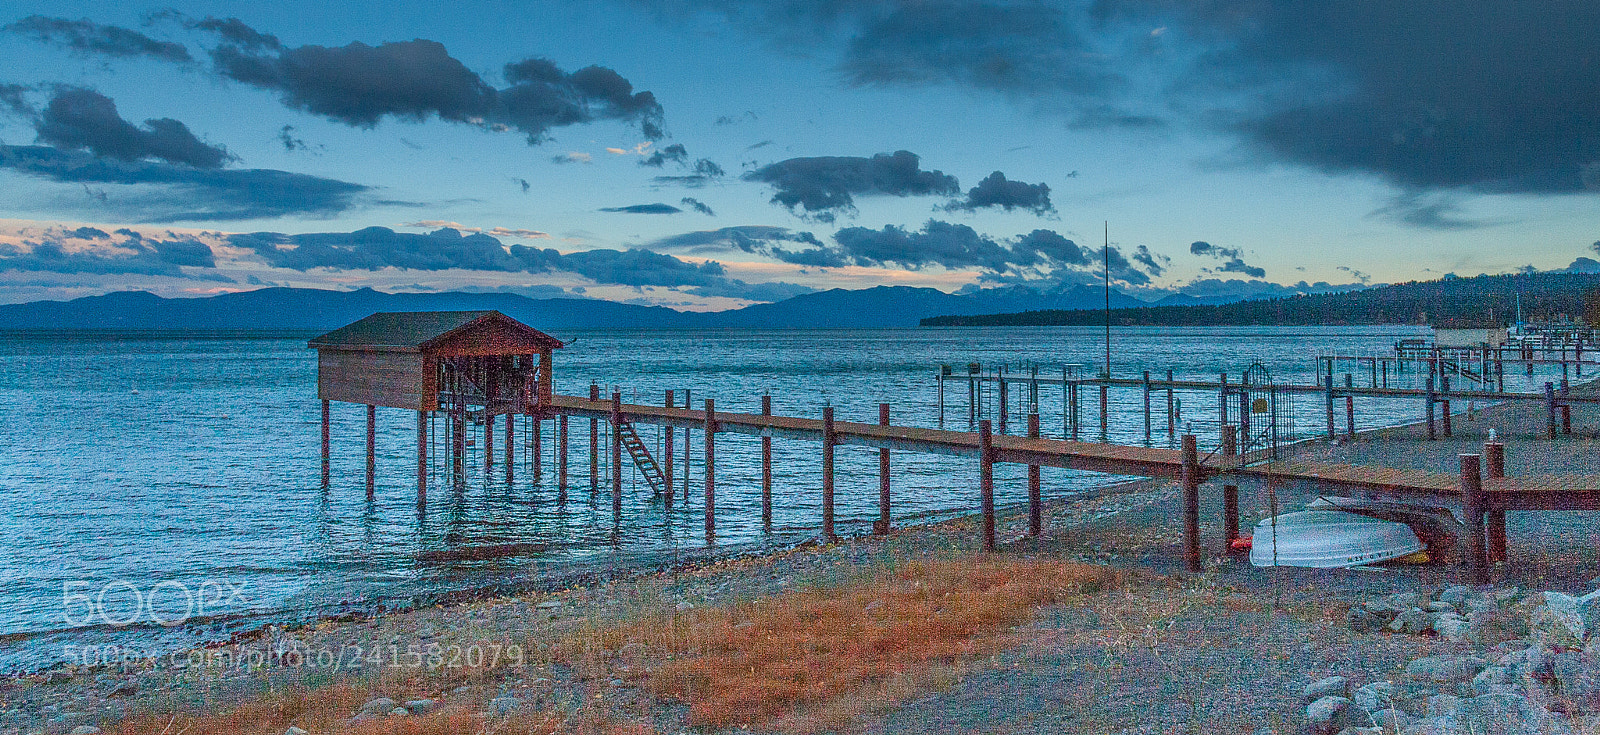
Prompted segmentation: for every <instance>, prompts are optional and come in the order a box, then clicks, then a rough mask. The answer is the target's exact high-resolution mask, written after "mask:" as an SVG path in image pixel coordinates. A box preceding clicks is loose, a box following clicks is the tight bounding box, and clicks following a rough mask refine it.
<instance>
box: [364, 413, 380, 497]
mask: <svg viewBox="0 0 1600 735" xmlns="http://www.w3.org/2000/svg"><path fill="white" fill-rule="evenodd" d="M377 488H378V407H377V406H374V405H372V404H370V403H369V404H367V500H372V499H373V498H374V497H376V495H377Z"/></svg>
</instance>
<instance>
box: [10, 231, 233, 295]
mask: <svg viewBox="0 0 1600 735" xmlns="http://www.w3.org/2000/svg"><path fill="white" fill-rule="evenodd" d="M118 232H119V234H120V233H121V232H123V231H121V230H119V231H118ZM127 232H129V235H131V236H124V238H123V239H122V240H120V241H117V240H116V239H115V238H113V237H112V236H111V234H109V233H107V232H104V231H102V230H98V229H95V228H92V227H81V228H78V229H76V230H72V231H69V232H67V233H65V234H66V236H67V237H66V238H58V237H46V238H43V239H39V240H29V241H25V242H24V243H23V244H24V245H26V246H27V250H22V249H21V248H17V247H14V246H12V247H8V248H6V249H4V250H3V251H0V272H4V271H21V272H48V273H78V274H94V275H144V276H167V277H170V278H185V279H191V280H207V281H226V282H231V281H232V279H230V278H228V277H226V276H222V275H219V274H215V273H209V274H208V273H185V272H184V271H183V267H185V266H187V267H193V268H214V267H216V259H215V256H214V255H213V254H212V252H211V247H210V246H208V245H206V244H205V243H203V242H200V241H199V240H195V239H192V238H177V239H173V240H161V239H155V238H145V237H142V236H140V235H137V234H134V233H132V231H127ZM67 239H80V240H82V239H88V240H91V241H93V242H94V244H93V245H92V246H91V247H89V248H87V249H85V248H81V247H69V246H68V245H67V244H66V240H67Z"/></svg>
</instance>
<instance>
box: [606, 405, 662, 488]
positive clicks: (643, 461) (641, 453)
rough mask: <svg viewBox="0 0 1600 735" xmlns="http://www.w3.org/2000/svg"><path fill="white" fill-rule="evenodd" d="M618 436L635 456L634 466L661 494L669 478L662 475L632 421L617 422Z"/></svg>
mask: <svg viewBox="0 0 1600 735" xmlns="http://www.w3.org/2000/svg"><path fill="white" fill-rule="evenodd" d="M617 437H618V438H620V439H621V440H622V446H623V447H624V448H626V449H627V450H628V456H629V457H632V458H633V466H634V467H638V468H639V474H642V475H644V479H645V482H648V483H650V489H651V490H654V491H655V494H657V495H660V494H661V491H662V489H663V488H665V487H666V485H667V480H666V478H665V477H663V476H662V474H661V467H660V466H658V465H657V464H656V460H655V457H652V456H650V450H649V449H648V448H646V447H645V445H644V441H643V440H642V439H640V438H639V431H638V430H637V429H635V428H633V424H632V423H631V422H628V421H622V422H619V423H618V424H617Z"/></svg>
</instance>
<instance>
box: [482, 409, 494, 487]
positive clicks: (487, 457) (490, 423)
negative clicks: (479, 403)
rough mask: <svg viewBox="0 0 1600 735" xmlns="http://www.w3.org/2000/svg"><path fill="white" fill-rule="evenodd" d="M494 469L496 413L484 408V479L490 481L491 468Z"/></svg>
mask: <svg viewBox="0 0 1600 735" xmlns="http://www.w3.org/2000/svg"><path fill="white" fill-rule="evenodd" d="M491 469H494V414H492V413H490V412H489V407H488V406H484V408H483V481H484V482H488V481H489V470H491Z"/></svg>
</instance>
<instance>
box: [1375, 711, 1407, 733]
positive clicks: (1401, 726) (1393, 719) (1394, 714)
mask: <svg viewBox="0 0 1600 735" xmlns="http://www.w3.org/2000/svg"><path fill="white" fill-rule="evenodd" d="M1372 725H1373V726H1374V727H1378V728H1382V730H1383V732H1386V733H1391V732H1404V731H1405V729H1406V728H1407V727H1408V726H1410V725H1411V715H1408V714H1406V713H1405V712H1404V711H1402V710H1399V709H1396V708H1394V707H1390V708H1388V709H1380V710H1378V711H1377V712H1373V713H1372Z"/></svg>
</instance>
